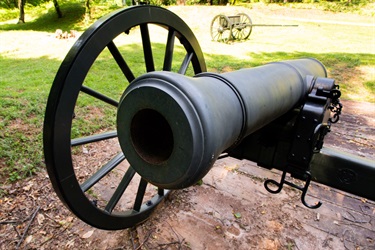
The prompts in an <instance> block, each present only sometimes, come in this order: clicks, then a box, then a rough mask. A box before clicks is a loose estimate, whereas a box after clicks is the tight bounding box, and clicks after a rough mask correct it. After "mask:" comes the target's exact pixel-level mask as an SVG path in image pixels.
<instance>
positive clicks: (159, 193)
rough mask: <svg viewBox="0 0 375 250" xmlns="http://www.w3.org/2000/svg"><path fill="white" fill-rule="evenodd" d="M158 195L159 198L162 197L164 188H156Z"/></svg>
mask: <svg viewBox="0 0 375 250" xmlns="http://www.w3.org/2000/svg"><path fill="white" fill-rule="evenodd" d="M158 195H160V196H163V195H164V188H158Z"/></svg>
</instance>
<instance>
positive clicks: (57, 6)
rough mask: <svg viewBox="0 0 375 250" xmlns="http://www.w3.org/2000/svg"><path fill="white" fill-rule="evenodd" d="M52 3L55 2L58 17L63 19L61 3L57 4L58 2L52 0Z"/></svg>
mask: <svg viewBox="0 0 375 250" xmlns="http://www.w3.org/2000/svg"><path fill="white" fill-rule="evenodd" d="M52 2H53V5H54V6H55V10H56V13H57V16H58V17H59V18H62V16H63V15H62V12H61V10H60V6H59V3H58V2H57V0H52Z"/></svg>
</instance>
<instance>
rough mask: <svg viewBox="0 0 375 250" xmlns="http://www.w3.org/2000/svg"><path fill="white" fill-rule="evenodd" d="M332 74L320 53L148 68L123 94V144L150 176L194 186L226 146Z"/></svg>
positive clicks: (173, 185)
mask: <svg viewBox="0 0 375 250" xmlns="http://www.w3.org/2000/svg"><path fill="white" fill-rule="evenodd" d="M326 75H327V73H326V70H325V68H324V66H323V65H322V64H321V63H320V62H319V61H317V60H314V59H300V60H293V61H284V62H276V63H270V64H266V65H264V66H260V67H256V68H251V69H243V70H239V71H235V72H230V73H223V74H213V73H201V74H198V75H196V76H195V77H187V76H184V75H180V74H177V73H172V72H151V73H147V74H145V75H143V76H141V77H139V78H136V79H135V80H134V81H133V82H132V83H131V84H130V85H129V87H128V88H127V89H126V90H125V92H124V94H123V96H122V98H121V101H120V105H119V108H118V114H117V115H118V117H117V131H118V138H119V141H120V145H121V148H122V150H123V152H124V154H125V155H126V157H127V159H128V161H129V162H130V164H131V166H132V167H133V168H134V169H135V170H136V171H137V172H138V173H139V174H140V175H141V176H142V177H143V178H144V179H145V180H147V181H149V182H151V183H152V184H154V185H156V186H158V187H161V188H166V189H179V188H184V187H188V186H190V185H193V184H195V183H196V182H197V181H199V180H200V179H201V178H203V176H205V175H206V174H207V172H208V171H209V170H210V168H211V167H212V165H213V163H214V162H215V161H216V160H217V158H218V157H219V155H220V154H221V153H223V152H224V151H226V150H227V149H229V148H232V147H235V146H236V145H237V144H238V143H239V142H240V141H241V140H242V139H243V138H244V137H246V136H248V135H249V134H251V133H253V132H254V131H256V130H258V129H260V128H262V127H263V126H265V125H267V124H269V123H270V122H272V121H273V120H275V119H277V118H278V117H280V116H282V115H283V114H285V113H286V112H288V111H290V110H291V109H293V108H294V107H296V106H297V105H300V104H301V103H302V102H303V100H304V99H305V98H306V96H307V95H308V93H309V91H310V90H311V85H312V82H313V79H314V78H316V77H326Z"/></svg>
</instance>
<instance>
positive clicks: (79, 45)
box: [43, 6, 206, 230]
mask: <svg viewBox="0 0 375 250" xmlns="http://www.w3.org/2000/svg"><path fill="white" fill-rule="evenodd" d="M150 31H151V32H150ZM155 34H156V36H154V35H155ZM160 37H162V39H160ZM176 38H177V39H176ZM160 40H161V41H162V42H158V41H160ZM177 40H179V41H180V43H181V45H178V44H175V41H177ZM136 41H139V44H137V43H135V42H136ZM155 41H156V42H155ZM165 42H166V43H165ZM154 70H165V71H176V72H179V73H181V74H191V75H195V74H197V73H200V72H203V71H206V66H205V62H204V58H203V54H202V51H201V49H200V46H199V44H198V42H197V40H196V38H195V36H194V34H193V33H192V31H191V30H190V29H189V27H188V26H187V25H186V24H185V23H184V22H183V21H182V20H181V19H180V18H179V17H178V16H176V15H175V14H173V13H172V12H170V11H168V10H166V9H163V8H159V7H155V6H137V7H132V8H127V9H123V10H119V11H116V12H113V13H111V14H109V15H108V16H106V17H103V18H101V19H100V20H98V21H97V22H96V23H95V24H93V25H92V26H91V27H90V28H89V29H88V30H87V31H86V32H84V33H83V34H82V36H81V37H80V38H79V39H78V41H77V42H76V43H75V44H74V46H73V47H72V48H71V50H70V51H69V53H68V54H67V56H66V58H65V59H64V61H63V62H62V64H61V66H60V68H59V70H58V73H57V75H56V77H55V80H54V82H53V85H52V89H51V92H50V95H49V98H48V103H47V108H46V113H45V120H44V131H43V137H44V138H43V139H44V154H45V160H46V165H47V170H48V174H49V176H50V179H51V182H52V184H53V187H54V189H55V191H56V193H57V194H58V196H59V198H60V199H61V200H62V201H63V203H65V204H66V206H68V207H69V209H70V210H71V211H72V212H73V213H74V214H75V215H76V216H77V217H79V218H80V219H81V220H83V221H85V222H86V223H88V224H90V225H92V226H95V227H97V228H102V229H111V230H113V229H123V228H128V227H131V226H134V225H135V224H137V223H140V222H142V221H144V220H145V219H147V218H148V217H149V216H150V214H151V212H152V211H153V210H154V209H155V208H156V205H157V204H158V203H159V202H160V201H161V200H162V199H163V198H164V197H165V196H166V195H167V193H168V190H163V189H160V188H157V187H155V186H152V185H151V184H149V183H148V182H147V181H145V180H144V179H142V178H141V177H140V176H139V175H138V174H137V173H136V172H135V171H134V169H133V168H132V167H131V166H129V164H128V163H127V161H126V156H125V155H124V154H123V153H122V151H121V149H120V147H119V145H118V140H117V131H116V113H117V106H118V100H120V97H121V95H122V93H123V91H124V90H125V88H126V86H127V85H128V84H129V83H130V82H131V81H132V80H134V79H135V77H136V76H139V75H140V74H143V73H145V72H150V71H154Z"/></svg>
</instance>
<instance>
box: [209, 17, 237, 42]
mask: <svg viewBox="0 0 375 250" xmlns="http://www.w3.org/2000/svg"><path fill="white" fill-rule="evenodd" d="M231 37H232V23H231V21H230V20H229V18H228V17H227V16H225V15H217V16H215V17H214V19H213V20H212V22H211V38H212V40H213V41H217V42H228V41H229V40H230V39H231Z"/></svg>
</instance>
